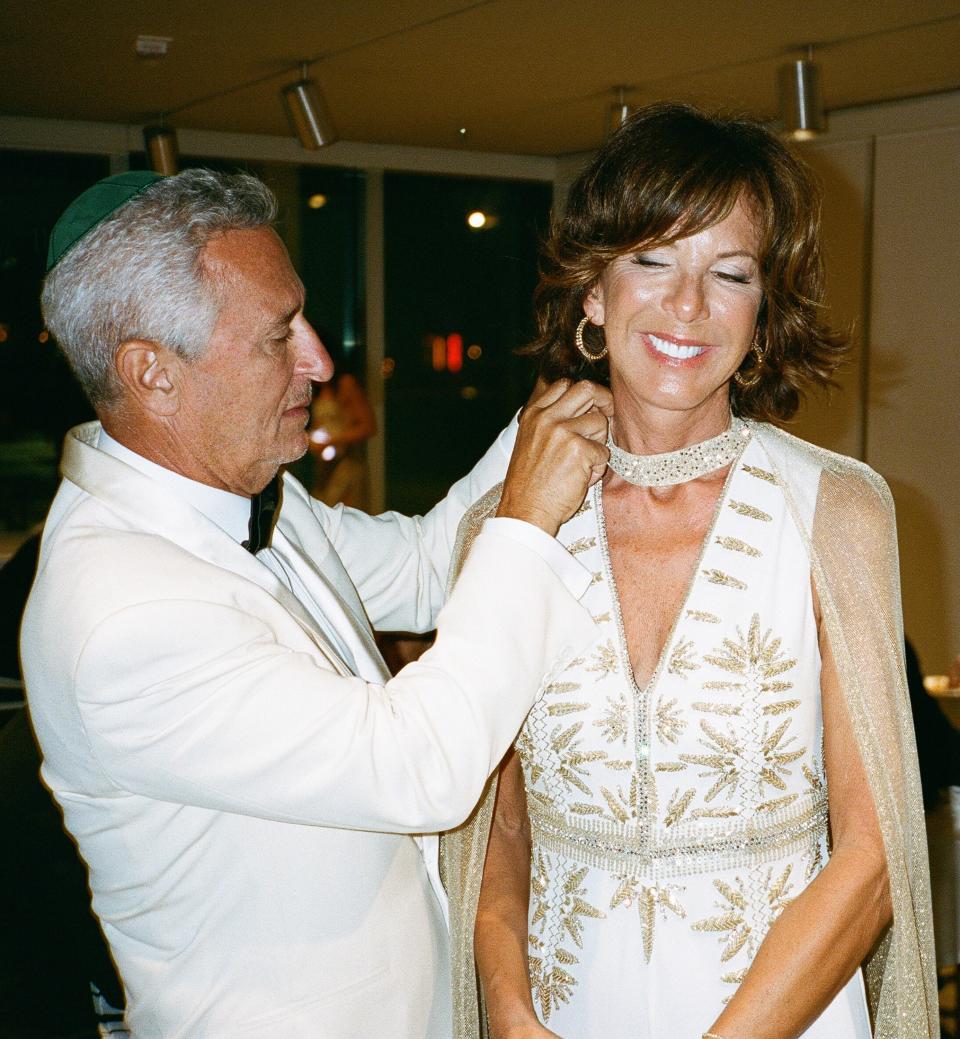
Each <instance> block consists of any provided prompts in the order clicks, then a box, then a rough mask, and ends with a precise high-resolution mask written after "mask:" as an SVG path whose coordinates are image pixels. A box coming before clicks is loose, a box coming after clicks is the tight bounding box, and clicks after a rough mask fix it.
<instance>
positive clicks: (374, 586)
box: [22, 423, 593, 1039]
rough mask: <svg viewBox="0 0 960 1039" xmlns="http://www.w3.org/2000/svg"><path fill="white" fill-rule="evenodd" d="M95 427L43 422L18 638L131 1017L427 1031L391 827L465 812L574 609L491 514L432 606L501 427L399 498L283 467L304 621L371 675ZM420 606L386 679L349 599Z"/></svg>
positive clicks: (568, 643)
mask: <svg viewBox="0 0 960 1039" xmlns="http://www.w3.org/2000/svg"><path fill="white" fill-rule="evenodd" d="M98 431H99V427H98V426H97V424H96V423H91V424H89V425H87V426H82V427H78V428H77V429H76V430H73V431H72V432H71V434H70V435H69V436H68V438H67V443H66V447H65V454H64V459H63V474H64V482H63V483H62V485H61V487H60V490H59V491H58V493H57V496H56V499H55V501H54V504H53V507H52V509H51V512H50V516H49V519H48V521H47V526H46V529H45V532H44V538H43V545H42V549H41V555H40V564H39V568H38V574H37V579H36V583H35V585H34V588H33V591H32V593H31V596H30V600H29V603H28V606H27V611H26V614H25V619H24V626H23V632H22V654H23V667H24V674H25V679H26V686H27V694H28V699H29V705H30V711H31V715H32V718H33V722H34V726H35V728H36V731H37V735H38V738H39V741H40V744H41V747H42V750H43V755H44V765H43V776H44V779H45V781H46V782H47V784H48V785H49V786H50V788H51V789H52V791H53V793H54V795H55V796H56V799H57V800H58V802H59V803H60V805H61V806H62V808H63V812H64V817H65V820H66V824H67V827H68V829H69V830H70V832H71V833H72V834H73V836H74V837H75V838H76V840H77V842H78V844H79V847H80V851H81V853H82V855H83V857H84V859H85V860H86V862H87V864H88V866H89V870H90V886H91V890H92V892H93V904H94V908H95V910H96V912H97V915H98V916H99V918H100V920H101V922H102V924H103V927H104V931H105V933H106V936H107V939H108V940H109V942H110V945H111V948H112V950H113V953H114V956H115V958H116V961H117V964H118V967H119V969H120V973H121V975H122V977H123V981H124V985H125V988H126V992H127V999H128V1024H129V1026H130V1027H131V1029H132V1031H133V1034H134V1036H135V1037H137V1039H147V1037H150V1039H244V1037H254V1036H264V1037H265V1036H271V1037H272V1036H283V1037H284V1039H346V1037H357V1039H361V1037H362V1039H388V1037H398V1039H399V1037H404V1039H405V1037H416V1039H420V1037H429V1039H447V1036H449V1034H450V994H449V975H448V964H447V936H446V928H445V926H444V922H443V915H442V909H441V905H440V903H439V901H438V899H437V897H436V894H435V892H434V890H433V889H432V887H431V884H430V880H429V877H428V872H427V869H426V868H425V866H424V861H423V858H422V856H421V854H420V849H419V848H418V845H417V843H416V842H415V841H414V840H413V839H411V837H410V836H409V834H417V833H428V832H432V831H436V830H439V829H443V828H446V827H450V826H453V825H455V824H457V823H459V822H460V821H461V820H462V819H463V818H464V817H465V816H466V815H467V814H468V813H469V811H470V810H471V808H472V807H473V805H474V802H475V800H476V799H477V797H478V796H479V793H480V790H481V787H482V786H483V783H484V781H485V779H486V777H487V776H488V774H489V773H490V772H491V771H492V769H493V768H494V767H495V766H496V764H497V762H498V761H499V759H500V757H501V755H502V754H503V753H504V751H505V750H506V748H507V746H508V745H509V743H510V741H511V739H512V738H513V737H514V736H515V734H516V732H517V730H518V728H519V726H520V724H521V722H522V720H523V717H524V715H525V714H526V712H527V710H528V709H529V707H530V706H531V704H532V703H533V701H534V699H535V696H536V693H537V691H538V689H539V687H540V686H541V684H542V681H543V679H544V676H545V674H546V673H548V672H550V671H551V670H552V669H553V668H554V667H555V666H557V665H559V664H560V662H561V661H564V660H566V659H568V658H569V657H570V656H572V655H573V654H575V653H576V652H577V651H579V650H580V649H581V648H582V647H583V646H586V644H587V643H588V642H589V641H590V638H591V635H592V628H593V624H592V621H591V619H590V617H589V615H588V614H587V612H586V611H585V610H584V609H583V608H582V607H581V606H580V605H579V603H578V602H577V600H576V597H575V595H574V594H571V592H570V591H569V590H568V588H567V587H566V586H565V585H564V583H563V582H562V581H561V580H560V579H559V578H558V576H557V575H556V573H555V572H554V570H553V569H551V567H550V566H548V565H547V564H546V563H545V562H544V560H543V558H542V557H541V556H540V555H538V554H537V553H536V552H535V551H533V550H531V549H530V548H528V547H526V546H525V545H523V544H521V543H519V542H517V541H514V540H512V539H510V538H509V537H505V536H504V535H503V534H502V533H499V534H498V533H497V532H495V531H492V530H491V531H486V532H484V533H482V534H481V536H480V537H479V539H478V540H477V542H476V544H475V546H474V548H473V550H472V553H471V556H470V559H469V561H468V563H467V566H466V568H465V570H464V572H463V576H462V577H461V578H460V580H459V582H458V584H457V587H456V591H455V593H454V594H453V596H452V597H451V599H450V601H449V603H448V604H447V605H446V607H445V608H444V610H443V611H442V612H441V613H440V615H439V618H437V612H438V609H439V605H440V601H441V597H442V590H443V587H444V580H445V577H446V569H447V563H448V559H449V555H450V551H451V546H452V544H453V540H454V536H455V531H456V526H457V523H458V521H459V518H460V515H461V513H462V512H463V510H464V508H465V507H466V506H467V505H468V504H469V503H470V502H471V501H472V500H473V499H475V498H476V497H478V496H479V494H480V493H482V492H483V491H484V490H485V489H486V488H487V487H489V486H490V485H491V484H492V483H494V482H495V481H496V480H497V479H499V478H500V477H501V476H502V474H503V471H504V470H505V467H506V461H507V455H508V453H509V447H510V443H509V438H507V439H506V441H504V440H503V438H501V442H498V444H497V445H495V446H494V448H492V449H491V451H490V452H488V454H487V456H486V457H485V458H484V459H483V460H482V461H481V463H479V465H478V466H477V468H476V469H475V470H474V471H473V473H471V474H470V476H468V477H467V478H465V479H464V480H462V481H460V483H458V484H457V485H455V486H454V488H453V489H452V490H451V494H450V496H449V497H448V498H447V499H446V500H445V501H444V502H443V503H441V505H439V506H437V508H436V509H434V510H433V511H432V512H431V513H430V514H429V515H428V516H427V517H424V518H423V519H419V520H418V519H408V518H405V517H401V516H397V515H392V514H388V515H385V516H380V517H375V518H372V517H368V516H365V515H364V514H361V513H356V512H352V511H350V510H343V509H339V508H338V509H333V510H330V509H327V508H325V507H324V506H323V505H321V504H319V503H317V502H315V501H313V500H312V499H310V498H309V497H308V496H307V494H306V492H305V491H304V490H303V488H302V487H301V486H300V485H299V484H298V483H297V482H296V481H295V480H293V479H292V478H290V477H287V478H285V481H284V498H283V505H282V509H281V512H280V517H279V522H278V525H277V531H276V533H275V535H274V541H273V547H274V548H275V549H276V550H277V551H278V552H281V553H282V554H283V556H284V558H285V560H286V561H287V562H288V563H290V564H292V565H296V566H297V567H299V568H300V572H302V573H304V574H306V575H307V577H309V578H310V579H311V580H321V581H323V582H325V583H326V585H328V586H329V588H330V589H332V591H333V592H334V594H335V596H336V598H337V599H338V600H339V601H340V603H341V604H342V612H341V613H340V615H339V616H338V617H328V618H327V620H328V622H330V623H332V624H333V626H334V627H335V628H336V630H338V632H343V633H344V635H345V641H347V640H349V641H351V642H352V643H353V644H354V645H360V646H361V647H366V652H367V653H368V655H369V656H368V659H367V660H366V662H365V664H364V667H360V666H358V670H359V671H360V672H361V673H368V674H369V668H370V667H373V668H376V669H377V670H376V672H375V673H376V674H379V675H381V676H382V678H381V679H380V680H378V681H365V680H364V679H363V678H360V677H357V676H355V675H353V674H351V673H350V671H349V670H348V668H347V667H346V665H345V664H344V662H343V661H342V660H341V659H340V657H339V656H338V655H337V652H336V651H335V649H334V648H333V647H332V646H331V645H330V644H329V642H328V641H327V640H326V639H325V638H324V637H323V636H322V635H321V634H320V632H319V631H318V629H317V626H316V624H315V623H314V621H313V620H312V618H311V617H310V615H309V614H308V613H307V612H306V611H305V610H304V609H303V608H302V606H301V605H300V603H299V602H298V601H297V600H296V599H295V598H294V597H293V596H292V595H291V594H290V593H289V592H288V591H287V590H286V589H285V587H284V586H283V585H282V584H281V583H280V581H279V580H278V579H277V578H276V577H274V575H273V574H272V573H271V571H270V570H268V569H267V567H265V566H264V565H263V564H262V563H261V562H259V561H258V560H257V559H256V558H254V557H253V556H251V555H250V554H249V553H248V552H247V551H245V550H244V549H243V548H242V547H241V546H240V545H238V544H237V543H236V542H234V541H233V540H232V539H231V538H230V537H228V536H227V535H226V534H225V533H224V532H223V531H221V530H220V528H219V527H217V526H216V525H215V524H214V523H212V522H211V521H210V520H208V519H207V518H206V517H205V516H204V515H202V514H201V513H199V512H197V511H196V510H195V509H193V508H192V507H191V506H190V505H188V504H187V503H186V501H185V500H183V499H178V498H176V497H175V496H171V495H170V494H169V493H168V492H167V491H166V490H165V489H164V488H162V487H161V486H160V485H159V484H158V483H156V482H155V481H153V480H151V479H150V478H149V477H148V476H146V475H144V474H143V473H141V472H138V471H137V470H135V469H133V468H131V467H130V466H128V465H126V464H124V463H123V462H122V461H120V460H118V459H117V458H113V457H111V456H109V455H107V454H105V453H104V452H102V451H99V450H98V449H97V448H96V446H95V445H96V443H97V436H98ZM308 570H309V571H311V573H309V574H307V571H308ZM584 583H586V582H584ZM368 618H369V619H368ZM435 621H436V623H437V626H438V628H439V633H440V634H439V638H438V640H437V644H436V645H435V646H434V648H432V649H431V650H430V651H429V652H428V653H427V654H426V655H425V656H424V657H423V659H422V660H421V661H420V662H418V663H416V664H413V665H411V666H409V667H407V668H405V669H404V671H403V672H402V673H401V674H400V675H398V676H397V677H396V678H394V679H391V680H387V675H386V673H385V671H384V670H383V666H382V663H381V662H380V657H379V654H378V652H377V650H376V647H375V645H374V644H373V641H372V636H371V624H372V625H373V626H374V627H380V628H385V629H398V630H411V631H416V630H425V629H429V628H430V627H432V626H433V624H434V623H435Z"/></svg>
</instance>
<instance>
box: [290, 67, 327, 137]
mask: <svg viewBox="0 0 960 1039" xmlns="http://www.w3.org/2000/svg"><path fill="white" fill-rule="evenodd" d="M308 68H309V65H308V63H307V62H303V64H302V65H301V67H300V79H299V80H298V81H297V82H296V83H291V84H290V85H289V86H286V87H284V88H283V91H282V94H283V101H284V104H285V106H286V109H287V115H288V116H289V117H290V123H291V125H292V127H293V129H294V132H295V133H296V135H297V137H298V138H299V139H300V144H301V145H302V146H303V148H304V150H305V151H308V152H310V151H316V150H317V149H318V148H325V147H326V146H327V145H328V144H333V142H334V141H335V140H336V139H337V130H336V127H335V126H334V125H333V120H332V119H331V118H330V112H329V111H328V109H327V106H326V103H325V102H324V100H323V94H322V93H321V92H320V88H319V86H317V81H316V80H314V79H309V78H308V77H307V70H308Z"/></svg>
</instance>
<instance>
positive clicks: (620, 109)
mask: <svg viewBox="0 0 960 1039" xmlns="http://www.w3.org/2000/svg"><path fill="white" fill-rule="evenodd" d="M627 89H628V88H627V87H614V88H613V94H614V96H615V98H616V100H615V101H613V102H612V103H611V104H610V106H609V107H608V108H607V133H608V134H612V133H613V131H614V130H616V129H618V128H619V127H621V126H623V124H624V123H625V122H626V121H627V120H628V119H629V118H630V112H631V108H630V106H629V105H628V104H627V98H626V93H627Z"/></svg>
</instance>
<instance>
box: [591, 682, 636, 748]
mask: <svg viewBox="0 0 960 1039" xmlns="http://www.w3.org/2000/svg"><path fill="white" fill-rule="evenodd" d="M607 704H608V706H607V709H606V711H605V712H604V714H603V717H601V718H595V719H594V721H593V724H594V725H596V726H598V727H599V728H600V731H601V732H602V733H603V738H604V739H605V740H606V741H607V743H616V742H617V740H619V741H620V742H621V743H626V742H627V727H628V718H627V701H626V700H625V699H624V698H623V695H622V694H621V695H620V697H619V698H618V699H616V700H614V699H613V697H612V696H608V697H607Z"/></svg>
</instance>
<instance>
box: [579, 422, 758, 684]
mask: <svg viewBox="0 0 960 1039" xmlns="http://www.w3.org/2000/svg"><path fill="white" fill-rule="evenodd" d="M751 439H752V438H747V439H746V440H745V441H744V445H743V448H742V449H741V450H740V452H739V453H738V454H737V456H736V458H734V459H733V461H732V462H731V463H730V471H729V472H728V473H727V475H726V478H725V479H724V481H723V487H722V488H721V489H720V495H719V497H718V498H717V503H716V505H715V506H714V509H713V516H712V518H711V520H710V525H709V527H708V528H707V532H706V534H705V535H704V537H703V542H702V543H701V545H700V551H699V552H698V553H697V559H696V562H695V563H694V566H693V571H692V573H691V574H690V576H689V577H688V579H687V584H686V588H685V590H684V593H683V596H682V597H681V599H680V605H679V607H678V609H677V613H676V615H675V616H674V618H673V623H672V624H671V625H670V630H669V631H668V633H667V637H666V640H665V641H664V643H663V645H662V646H661V647H660V653H659V655H658V656H657V662H656V664H655V666H654V669H653V671H651V672H650V677H649V678H648V679H647V681H646V683H645V684H644V685H643V686H641V685H640V684H639V682H637V677H636V675H635V674H634V670H633V661H632V660H631V659H630V648H629V646H628V645H627V637H626V632H625V631H624V627H623V611H622V610H621V608H620V592H619V591H618V589H617V582H616V579H615V578H614V576H613V561H612V560H611V558H610V546H609V544H608V542H607V519H606V515H605V513H604V511H603V486H602V485H603V481H602V480H599V481H597V483H596V484H595V486H594V492H593V493H594V508H595V509H596V510H597V531H598V534H599V542H600V556H601V558H602V560H603V570H604V577H605V578H606V580H607V584H608V586H609V588H610V600H611V603H612V608H613V616H614V621H615V624H616V628H617V638H618V641H619V652H620V663H621V665H622V666H623V671H624V674H625V675H626V676H627V677H628V679H629V681H630V685H631V686H632V687H633V691H634V693H635V694H636V695H637V696H639V697H641V699H643V700H649V698H650V696H651V695H652V694H653V692H654V690H655V689H656V687H657V683H658V682H659V680H660V675H661V674H662V672H663V668H664V665H665V663H666V660H667V652H668V650H669V649H670V646H671V645H672V644H673V641H674V639H675V637H676V634H677V629H678V628H679V627H680V623H681V621H682V620H683V618H684V616H685V614H686V611H687V607H688V604H689V602H690V599H691V598H692V596H693V591H694V588H695V587H696V585H697V580H698V578H699V577H700V570H701V567H702V566H703V559H704V556H705V555H706V554H707V550H708V549H709V547H710V545H711V544H712V543H713V539H714V536H715V533H716V529H717V526H718V524H719V522H720V514H721V512H722V510H723V506H724V503H725V502H726V500H727V497H728V494H729V491H730V486H731V484H732V483H733V479H734V476H735V474H736V472H737V470H738V468H739V467H740V463H741V461H742V459H743V456H744V454H745V453H746V450H747V448H748V447H749V445H750V442H751Z"/></svg>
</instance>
